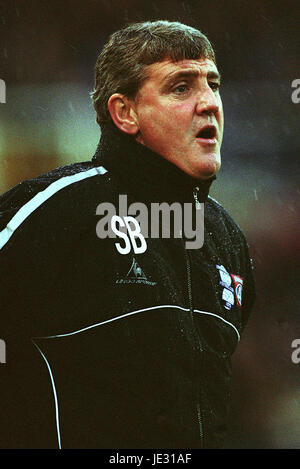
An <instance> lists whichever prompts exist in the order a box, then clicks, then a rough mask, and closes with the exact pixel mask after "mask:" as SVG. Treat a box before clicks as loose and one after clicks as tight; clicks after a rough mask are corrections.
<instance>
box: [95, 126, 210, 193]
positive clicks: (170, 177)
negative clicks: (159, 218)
mask: <svg viewBox="0 0 300 469" xmlns="http://www.w3.org/2000/svg"><path fill="white" fill-rule="evenodd" d="M93 161H94V162H95V163H97V164H99V163H100V164H101V165H103V166H104V167H105V168H106V169H108V170H111V171H112V172H114V173H117V174H118V176H119V178H120V180H122V181H123V183H124V184H123V186H124V190H125V189H126V186H127V187H128V185H131V187H132V188H133V189H134V191H135V192H134V193H136V194H137V196H138V195H143V196H144V197H145V196H148V198H149V197H150V198H151V200H152V201H166V202H170V201H179V202H184V201H190V200H191V194H192V193H193V190H194V189H195V187H197V188H198V190H197V192H198V200H199V202H205V201H206V199H207V196H208V192H209V188H210V186H211V183H212V182H213V180H214V179H216V177H215V176H213V177H212V178H210V179H207V180H201V179H195V178H193V177H191V176H189V175H187V174H186V173H184V172H183V171H182V170H181V169H179V168H178V167H177V166H176V165H174V164H173V163H171V162H170V161H168V160H166V159H165V158H163V157H162V156H161V155H159V154H157V153H155V152H154V151H152V150H150V149H149V148H148V147H145V146H144V145H142V144H141V143H138V142H137V141H136V140H135V139H134V138H133V137H132V136H130V135H127V134H125V133H124V132H121V131H119V130H118V129H117V128H116V127H115V126H114V124H112V123H109V124H107V125H106V126H105V127H104V128H103V129H102V134H101V139H100V142H99V145H98V148H97V150H96V153H95V155H94V157H93ZM142 193H143V194H142Z"/></svg>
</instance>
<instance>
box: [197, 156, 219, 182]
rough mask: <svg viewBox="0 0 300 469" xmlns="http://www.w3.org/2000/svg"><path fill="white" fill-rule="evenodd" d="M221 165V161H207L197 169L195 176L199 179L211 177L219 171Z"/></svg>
mask: <svg viewBox="0 0 300 469" xmlns="http://www.w3.org/2000/svg"><path fill="white" fill-rule="evenodd" d="M220 167H221V163H220V161H217V160H214V161H206V162H205V163H202V164H201V165H199V166H198V167H197V168H196V169H195V171H194V174H193V176H194V177H196V178H198V179H209V178H211V177H212V176H214V175H215V174H216V173H217V172H218V171H219V169H220Z"/></svg>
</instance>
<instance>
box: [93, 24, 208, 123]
mask: <svg viewBox="0 0 300 469" xmlns="http://www.w3.org/2000/svg"><path fill="white" fill-rule="evenodd" d="M166 57H169V58H171V60H173V61H174V62H176V61H178V60H183V59H199V58H202V57H204V58H209V59H211V60H213V61H214V62H215V61H216V60H215V53H214V50H213V47H212V45H211V43H210V41H209V40H208V38H207V37H206V36H205V35H204V34H202V33H201V32H200V31H198V30H197V29H195V28H193V27H191V26H187V25H185V24H182V23H178V22H170V21H163V20H159V21H146V22H140V23H133V24H130V25H129V26H126V27H124V28H122V29H120V30H119V31H116V32H115V33H113V34H112V35H111V36H110V37H109V39H108V41H107V43H106V44H105V45H104V47H103V49H102V51H101V53H100V55H99V57H98V59H97V62H96V66H95V88H94V91H93V92H92V93H91V96H92V99H93V103H94V108H95V110H96V113H97V122H98V124H99V125H100V127H102V126H103V125H104V124H105V123H107V122H109V121H111V117H110V114H109V111H108V107H107V103H108V100H109V98H110V96H111V95H112V94H114V93H122V94H124V95H125V96H127V97H128V98H131V99H133V98H135V96H136V93H137V91H138V90H139V88H140V86H141V85H142V83H143V81H144V80H145V79H146V78H147V74H146V71H147V66H148V65H151V64H153V63H155V62H161V61H163V60H164V59H165V58H166Z"/></svg>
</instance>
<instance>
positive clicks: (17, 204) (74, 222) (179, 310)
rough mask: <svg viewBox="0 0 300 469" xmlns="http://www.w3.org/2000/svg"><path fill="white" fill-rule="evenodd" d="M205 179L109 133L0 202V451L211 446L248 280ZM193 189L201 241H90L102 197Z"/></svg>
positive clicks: (174, 196) (166, 198)
mask: <svg viewBox="0 0 300 469" xmlns="http://www.w3.org/2000/svg"><path fill="white" fill-rule="evenodd" d="M103 168H105V170H104V169H103ZM211 182H212V181H211V180H210V181H207V182H202V183H201V182H199V181H195V180H194V179H192V178H190V177H189V176H187V175H186V174H184V173H183V172H182V171H180V170H179V169H178V168H177V167H176V166H175V165H173V164H171V163H169V162H168V161H167V160H165V159H163V158H162V157H160V156H159V155H157V154H155V153H153V152H152V151H150V150H149V149H147V148H146V147H144V146H142V145H140V144H138V143H136V142H134V141H133V140H132V139H131V137H127V136H126V135H125V134H124V135H123V134H122V135H121V134H120V133H119V132H118V131H116V130H114V129H111V128H108V129H106V130H104V132H103V134H102V139H101V142H100V145H99V147H98V149H97V152H96V154H95V156H94V158H93V160H92V161H91V162H85V163H77V164H73V165H69V166H66V167H63V168H58V169H56V170H54V171H52V172H50V173H48V174H47V175H44V176H40V177H38V178H36V179H33V180H31V181H24V182H23V183H21V184H19V185H18V186H16V187H14V188H13V189H11V190H10V191H8V192H7V193H6V194H4V195H3V196H2V197H1V199H0V211H1V226H0V247H1V249H0V259H1V265H0V274H1V275H0V284H1V290H0V296H1V298H0V304H1V324H2V328H1V338H2V339H4V340H5V343H6V363H5V364H2V365H1V369H0V371H1V396H0V397H1V403H2V405H1V407H2V409H1V414H2V415H1V421H2V431H1V443H0V446H1V447H2V448H10V447H13V448H17V447H19V448H24V447H25V448H29V447H34V448H39V447H54V448H55V447H58V446H61V447H62V448H201V447H208V448H218V447H221V446H222V441H223V439H224V434H225V429H226V417H227V413H228V405H229V396H230V391H231V363H230V356H231V354H232V353H233V351H234V350H235V348H236V345H237V343H238V340H239V336H240V333H241V331H242V330H243V328H244V326H245V324H246V321H247V318H248V315H249V312H250V309H251V307H252V303H253V300H254V283H253V277H252V268H251V262H250V259H249V255H248V248H247V243H246V241H245V238H244V236H243V234H242V232H241V230H240V229H239V228H238V227H237V225H236V224H235V223H234V222H233V221H232V219H231V218H230V217H229V215H228V214H227V213H226V212H225V210H224V209H223V208H222V207H221V206H220V205H219V204H218V203H217V202H216V201H214V200H213V199H211V198H210V197H208V190H209V186H210V184H211ZM196 185H197V186H198V187H199V190H198V199H199V200H200V201H206V202H205V242H204V246H203V247H202V248H201V249H189V250H187V249H186V248H185V243H184V239H180V238H177V239H174V238H171V239H162V238H159V239H151V238H148V239H147V250H146V251H145V252H144V253H142V254H134V252H133V251H131V252H130V253H129V254H126V255H121V254H120V253H119V252H118V251H117V250H116V246H115V243H116V239H111V238H107V239H99V237H98V236H97V234H96V225H97V222H98V221H99V216H97V215H96V209H97V206H98V205H99V204H100V203H101V202H111V203H113V204H114V205H115V206H116V207H118V196H119V194H127V196H128V205H129V204H130V203H131V202H134V201H139V202H143V203H144V204H146V205H147V206H148V207H150V203H151V202H168V203H171V202H174V201H177V202H180V203H183V202H193V200H194V197H193V191H194V188H195V186H196ZM241 291H242V295H241Z"/></svg>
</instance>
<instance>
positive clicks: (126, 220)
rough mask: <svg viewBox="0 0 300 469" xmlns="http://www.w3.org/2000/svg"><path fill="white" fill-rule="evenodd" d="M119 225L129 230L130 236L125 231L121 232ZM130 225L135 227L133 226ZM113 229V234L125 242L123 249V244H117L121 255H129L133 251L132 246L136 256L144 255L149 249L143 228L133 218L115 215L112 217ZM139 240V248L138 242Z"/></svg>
mask: <svg viewBox="0 0 300 469" xmlns="http://www.w3.org/2000/svg"><path fill="white" fill-rule="evenodd" d="M117 223H118V224H119V227H121V228H125V227H126V228H127V232H128V235H129V237H128V235H127V234H126V233H124V231H120V230H119V229H118V228H117ZM130 223H131V224H132V225H133V226H131V225H130ZM111 229H112V230H113V232H114V233H115V234H116V235H117V236H119V237H120V238H122V239H123V240H124V243H125V245H124V246H123V247H122V246H121V243H115V245H116V248H117V250H118V252H119V253H120V254H129V253H130V251H131V245H132V247H133V251H134V253H135V254H142V253H143V252H145V251H146V249H147V243H146V240H145V238H144V236H143V235H142V233H141V227H140V225H139V223H138V221H137V220H136V219H135V218H133V217H119V216H118V215H113V216H112V217H111ZM137 239H139V241H140V242H139V246H138V245H137V243H136V240H137Z"/></svg>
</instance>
